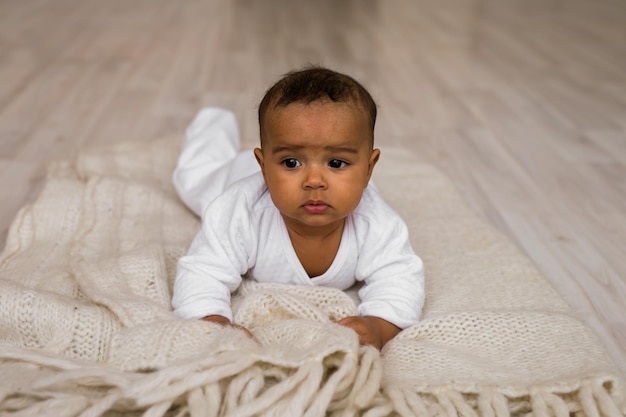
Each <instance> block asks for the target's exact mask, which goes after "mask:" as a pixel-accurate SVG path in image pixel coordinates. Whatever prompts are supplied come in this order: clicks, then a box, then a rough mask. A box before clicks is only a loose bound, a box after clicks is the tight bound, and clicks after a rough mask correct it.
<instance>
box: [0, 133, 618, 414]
mask: <svg viewBox="0 0 626 417" xmlns="http://www.w3.org/2000/svg"><path fill="white" fill-rule="evenodd" d="M181 142H182V141H181V140H179V138H173V139H171V140H162V141H158V142H152V143H150V144H148V143H121V144H118V145H114V146H110V147H108V148H106V149H99V150H93V151H89V152H85V153H83V154H82V155H80V156H79V157H78V159H77V160H76V161H74V162H73V163H71V164H70V163H58V164H56V165H54V166H52V167H51V168H50V170H49V175H48V179H47V182H46V185H45V188H44V189H43V191H42V193H41V195H40V196H39V198H38V200H37V201H36V202H35V203H34V204H32V205H29V206H27V207H24V208H23V209H22V210H21V211H20V212H19V214H18V215H17V217H16V219H15V221H14V223H13V224H12V227H11V229H10V231H9V235H8V239H7V244H6V248H5V250H4V252H3V253H2V255H1V256H0V415H7V416H8V415H11V416H18V415H19V416H54V417H59V416H77V415H80V416H100V415H106V416H114V415H144V416H151V417H155V416H226V415H233V416H256V415H264V416H265V415H267V416H270V415H271V416H324V415H331V416H357V415H364V416H369V417H374V416H391V415H394V416H395V415H400V416H424V417H426V416H435V415H437V416H439V415H441V416H447V417H457V416H464V417H475V416H476V417H477V416H484V417H496V416H497V417H504V416H510V415H524V414H528V413H531V414H532V415H534V416H538V417H548V416H558V417H567V416H569V415H571V413H574V414H576V415H579V416H582V415H585V416H589V417H599V416H607V417H609V416H610V417H620V416H623V415H624V409H625V408H624V401H623V382H622V381H621V379H620V378H621V377H620V376H619V375H618V374H617V373H616V371H615V366H614V365H613V364H612V363H611V361H610V359H609V358H608V357H607V355H606V354H605V352H604V350H603V349H602V347H601V346H600V345H599V343H598V341H597V339H596V338H595V336H594V335H593V333H592V332H591V331H590V330H589V329H588V328H587V327H586V326H585V325H584V324H583V323H582V322H581V321H580V320H579V319H577V318H576V317H575V316H573V315H572V313H571V311H570V310H569V309H568V307H567V306H566V305H565V303H564V302H563V301H562V300H561V299H560V298H559V296H558V295H557V294H556V293H555V291H554V290H553V289H552V287H551V286H550V285H549V284H548V283H547V282H546V281H545V279H544V278H543V277H542V276H541V275H540V274H539V273H538V271H537V270H536V268H535V267H534V266H533V264H532V263H531V262H530V261H529V259H528V258H527V257H526V256H524V255H523V254H522V253H521V252H520V251H519V250H518V249H517V248H516V246H514V245H513V244H512V243H511V242H510V241H509V240H507V239H506V238H505V237H503V236H502V235H501V234H499V233H498V232H497V231H495V230H494V229H493V228H491V227H489V226H488V225H487V224H485V223H484V222H483V221H482V220H481V219H480V218H479V217H478V216H477V215H475V214H474V213H473V212H472V211H471V209H470V208H469V207H468V205H467V204H466V203H465V202H464V201H463V199H462V198H461V197H460V195H459V194H458V193H457V192H456V191H455V189H454V188H453V186H452V185H451V183H450V182H449V181H448V180H447V179H446V178H445V177H443V176H442V175H441V174H440V173H439V172H438V171H437V170H435V169H434V168H432V167H431V166H428V165H424V164H418V163H415V158H414V157H412V156H411V155H409V154H407V153H406V152H405V151H403V150H394V149H388V150H385V149H383V156H382V158H381V162H380V164H379V165H378V166H377V168H376V172H375V177H374V180H375V182H376V184H377V186H378V188H379V189H380V190H381V193H382V194H383V196H384V197H385V198H386V200H387V201H388V202H389V203H390V204H391V205H392V206H393V207H394V208H395V209H396V210H397V211H398V212H399V213H400V214H401V215H402V217H403V218H404V219H405V220H406V222H407V224H408V225H409V229H410V232H411V236H412V242H413V246H414V249H415V250H416V252H417V253H418V254H419V255H420V256H421V257H422V259H423V260H424V262H425V266H426V277H427V279H426V281H427V287H426V290H427V293H426V294H427V295H426V305H425V308H424V313H423V319H422V321H421V322H420V323H419V324H417V325H416V326H414V327H411V328H409V329H406V330H404V331H403V332H401V333H400V334H399V335H398V336H397V337H396V338H395V339H393V340H392V341H390V342H389V343H388V344H387V345H386V346H385V348H384V350H383V351H382V352H381V353H380V354H379V352H378V351H376V350H375V349H373V348H371V347H361V346H359V344H358V340H357V338H356V335H355V334H354V333H353V332H352V331H351V330H350V329H347V328H344V327H342V326H339V325H336V324H335V323H334V322H335V321H336V320H337V319H339V318H342V317H344V316H347V315H352V314H354V312H355V301H356V290H351V291H348V292H347V293H343V292H340V291H338V290H334V289H328V288H311V287H306V288H302V287H298V286H283V285H273V284H264V285H260V284H256V283H253V282H246V283H245V284H244V285H242V287H241V288H240V289H239V290H238V291H237V293H236V294H234V297H233V310H234V312H235V320H236V321H237V322H239V323H241V324H242V325H244V326H245V327H247V328H248V329H250V330H251V331H252V332H253V334H254V339H250V338H247V337H246V336H245V335H244V334H243V333H242V332H240V331H237V330H234V329H231V328H222V327H219V326H217V325H214V324H211V323H207V322H202V321H183V320H180V319H177V318H175V317H174V316H173V314H172V313H171V307H170V296H171V291H172V284H173V278H174V275H175V269H176V261H177V259H178V258H179V257H180V256H181V255H182V254H183V253H184V252H185V250H186V247H187V245H188V244H189V242H190V240H191V239H192V237H193V236H194V235H195V233H196V231H197V229H198V227H199V221H198V219H197V218H196V217H194V215H192V214H191V212H189V211H188V210H187V209H186V208H185V207H184V206H183V205H182V204H181V203H180V202H179V200H178V198H177V196H176V194H175V192H174V190H173V187H172V186H171V184H170V175H171V172H172V170H173V168H174V164H175V161H176V157H177V155H178V150H179V143H181Z"/></svg>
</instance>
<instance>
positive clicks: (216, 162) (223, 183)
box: [172, 108, 259, 216]
mask: <svg viewBox="0 0 626 417" xmlns="http://www.w3.org/2000/svg"><path fill="white" fill-rule="evenodd" d="M258 170H259V168H258V164H257V163H256V161H255V160H254V156H253V154H252V151H246V152H239V130H238V128H237V121H236V120H235V116H234V115H233V114H232V113H231V112H230V111H228V110H224V109H219V108H205V109H202V110H201V111H200V112H199V113H198V114H197V115H196V117H195V119H194V120H193V122H191V124H190V125H189V127H188V128H187V131H186V138H185V142H184V143H183V148H182V150H181V153H180V156H179V158H178V164H177V166H176V169H175V170H174V174H173V177H172V180H173V182H174V186H175V188H176V191H178V195H179V196H180V198H181V199H182V200H183V202H184V203H185V204H186V205H187V206H188V207H189V208H190V209H191V210H193V211H194V212H195V213H196V214H197V215H199V216H201V215H202V212H203V211H204V209H205V208H206V207H207V206H208V205H209V203H211V201H213V199H215V197H217V196H218V195H220V194H221V193H222V192H223V191H224V188H226V187H227V186H228V185H230V184H232V183H233V182H234V181H236V180H238V179H241V178H243V177H245V176H248V175H250V174H252V173H253V172H256V171H258Z"/></svg>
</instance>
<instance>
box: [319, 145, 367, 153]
mask: <svg viewBox="0 0 626 417" xmlns="http://www.w3.org/2000/svg"><path fill="white" fill-rule="evenodd" d="M324 149H326V150H329V151H331V152H346V153H355V154H356V153H359V151H358V150H357V149H356V148H353V147H351V146H326V147H325V148H324Z"/></svg>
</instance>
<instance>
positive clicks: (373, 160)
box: [367, 149, 380, 181]
mask: <svg viewBox="0 0 626 417" xmlns="http://www.w3.org/2000/svg"><path fill="white" fill-rule="evenodd" d="M379 158H380V149H374V150H373V151H372V154H371V155H370V160H369V163H368V168H367V180H368V181H369V179H370V177H371V176H372V172H374V166H376V163H377V162H378V159H379Z"/></svg>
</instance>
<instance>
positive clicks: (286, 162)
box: [282, 158, 302, 168]
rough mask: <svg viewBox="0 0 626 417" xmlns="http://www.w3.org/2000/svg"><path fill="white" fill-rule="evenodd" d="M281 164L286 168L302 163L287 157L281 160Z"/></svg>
mask: <svg viewBox="0 0 626 417" xmlns="http://www.w3.org/2000/svg"><path fill="white" fill-rule="evenodd" d="M282 164H283V165H284V166H285V167H286V168H297V167H299V166H300V165H302V163H300V161H298V160H297V159H296V158H287V159H285V160H283V161H282Z"/></svg>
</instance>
